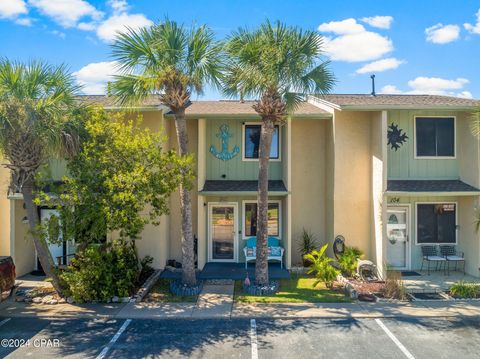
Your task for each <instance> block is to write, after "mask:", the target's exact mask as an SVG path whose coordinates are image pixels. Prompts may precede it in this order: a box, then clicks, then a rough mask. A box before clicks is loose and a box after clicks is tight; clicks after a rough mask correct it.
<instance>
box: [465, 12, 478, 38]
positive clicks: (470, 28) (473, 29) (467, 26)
mask: <svg viewBox="0 0 480 359" xmlns="http://www.w3.org/2000/svg"><path fill="white" fill-rule="evenodd" d="M476 16H477V22H476V23H475V24H473V25H472V24H470V23H465V24H463V27H464V28H465V30H467V31H468V32H470V33H472V34H477V35H480V9H478V11H477V13H476Z"/></svg>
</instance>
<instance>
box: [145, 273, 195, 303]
mask: <svg viewBox="0 0 480 359" xmlns="http://www.w3.org/2000/svg"><path fill="white" fill-rule="evenodd" d="M169 285H170V280H169V279H163V278H159V279H158V280H157V282H156V283H155V285H154V286H153V287H152V289H151V290H150V292H149V293H148V294H147V296H146V297H145V301H146V302H165V303H180V302H196V301H197V298H198V296H196V295H192V296H181V297H179V296H176V295H173V294H172V293H171V292H170V287H169Z"/></svg>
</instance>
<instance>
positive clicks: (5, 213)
mask: <svg viewBox="0 0 480 359" xmlns="http://www.w3.org/2000/svg"><path fill="white" fill-rule="evenodd" d="M0 160H2V159H0ZM9 183H10V171H9V170H8V169H6V168H5V167H4V166H0V256H9V255H11V254H10V200H9V199H8V198H7V192H8V185H9Z"/></svg>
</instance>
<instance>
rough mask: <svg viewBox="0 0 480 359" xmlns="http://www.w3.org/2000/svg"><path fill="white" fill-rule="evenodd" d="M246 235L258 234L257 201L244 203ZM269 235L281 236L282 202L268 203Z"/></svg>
mask: <svg viewBox="0 0 480 359" xmlns="http://www.w3.org/2000/svg"><path fill="white" fill-rule="evenodd" d="M243 209H244V226H243V228H244V229H243V233H244V237H253V236H256V235H257V203H255V202H246V203H244V207H243ZM268 235H269V236H275V237H278V236H280V202H269V203H268Z"/></svg>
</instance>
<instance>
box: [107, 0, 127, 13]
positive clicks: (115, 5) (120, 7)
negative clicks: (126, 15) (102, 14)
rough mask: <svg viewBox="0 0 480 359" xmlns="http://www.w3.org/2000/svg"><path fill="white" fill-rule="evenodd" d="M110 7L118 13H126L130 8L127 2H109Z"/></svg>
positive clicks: (122, 0) (112, 0)
mask: <svg viewBox="0 0 480 359" xmlns="http://www.w3.org/2000/svg"><path fill="white" fill-rule="evenodd" d="M108 5H109V6H110V7H111V8H112V10H113V11H114V12H116V13H123V12H126V11H127V10H128V7H129V6H128V3H127V1H126V0H109V1H108Z"/></svg>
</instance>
